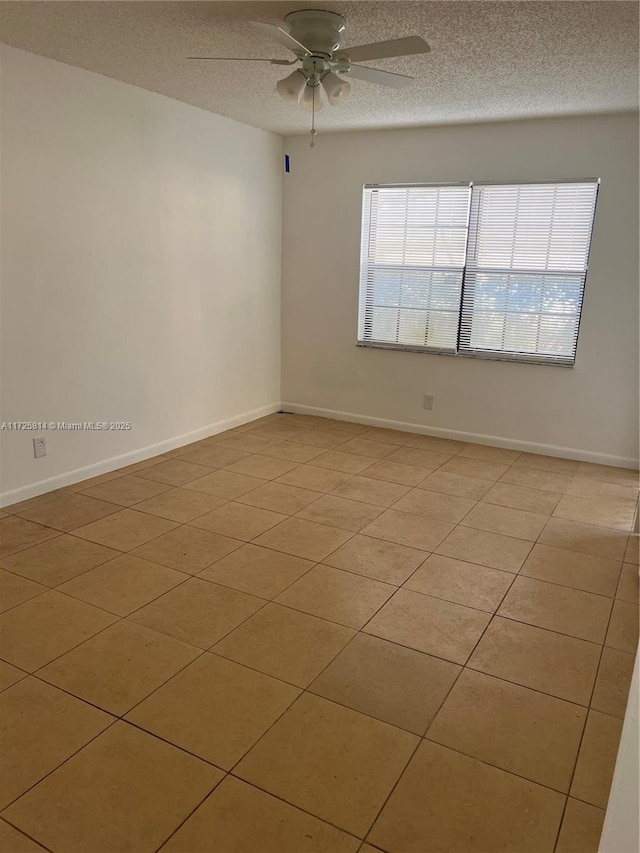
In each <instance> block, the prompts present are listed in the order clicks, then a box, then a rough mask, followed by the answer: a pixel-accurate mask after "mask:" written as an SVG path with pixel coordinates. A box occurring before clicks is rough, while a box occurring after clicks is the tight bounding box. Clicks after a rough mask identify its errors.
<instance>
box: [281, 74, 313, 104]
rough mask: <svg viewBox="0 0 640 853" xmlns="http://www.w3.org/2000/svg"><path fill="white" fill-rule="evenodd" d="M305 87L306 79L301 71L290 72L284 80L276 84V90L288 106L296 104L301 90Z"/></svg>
mask: <svg viewBox="0 0 640 853" xmlns="http://www.w3.org/2000/svg"><path fill="white" fill-rule="evenodd" d="M306 85H307V78H306V77H305V76H304V74H303V73H302V71H298V70H296V71H292V72H291V74H289V76H288V77H285V78H284V80H279V81H278V82H277V83H276V90H277V92H278V94H279V95H280V97H281V98H282V100H283V101H286V102H287V103H288V104H297V103H298V101H299V100H300V95H301V94H302V90H303V89H304V88H305V86H306Z"/></svg>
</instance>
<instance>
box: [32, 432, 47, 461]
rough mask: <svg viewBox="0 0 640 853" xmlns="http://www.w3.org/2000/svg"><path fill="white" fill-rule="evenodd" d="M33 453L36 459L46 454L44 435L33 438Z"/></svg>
mask: <svg viewBox="0 0 640 853" xmlns="http://www.w3.org/2000/svg"><path fill="white" fill-rule="evenodd" d="M33 455H34V456H35V457H36V459H40V457H41V456H46V455H47V441H46V439H45V437H44V436H41V438H34V439H33Z"/></svg>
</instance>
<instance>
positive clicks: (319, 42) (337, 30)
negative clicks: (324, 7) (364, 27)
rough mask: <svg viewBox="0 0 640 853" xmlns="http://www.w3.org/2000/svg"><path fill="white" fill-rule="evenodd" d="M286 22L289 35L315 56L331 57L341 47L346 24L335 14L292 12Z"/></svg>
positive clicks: (306, 11)
mask: <svg viewBox="0 0 640 853" xmlns="http://www.w3.org/2000/svg"><path fill="white" fill-rule="evenodd" d="M285 21H286V23H287V29H288V31H289V33H290V34H291V35H292V36H293V37H294V38H295V39H297V40H298V41H299V42H301V43H302V44H304V45H306V46H307V47H308V48H309V50H310V51H311V52H312V53H313V54H317V55H319V56H324V57H330V56H331V54H332V53H333V52H334V51H335V50H337V49H338V48H339V47H340V44H341V42H342V34H343V33H344V28H345V23H344V18H343V17H342V16H341V15H338V14H336V13H335V12H323V11H320V10H319V9H303V10H301V11H299V12H290V13H289V14H288V15H287V16H286V18H285Z"/></svg>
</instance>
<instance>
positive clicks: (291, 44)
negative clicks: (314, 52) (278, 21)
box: [249, 21, 311, 56]
mask: <svg viewBox="0 0 640 853" xmlns="http://www.w3.org/2000/svg"><path fill="white" fill-rule="evenodd" d="M249 23H250V24H251V25H252V26H254V27H259V28H260V29H261V30H262V31H263V32H264V33H266V34H267V35H268V36H271V38H273V39H275V40H276V41H279V42H280V44H282V45H284V46H285V47H286V48H287V49H288V50H292V51H293V52H294V53H302V54H304V55H305V56H308V55H309V54H310V53H311V51H310V50H309V48H308V47H305V46H304V45H303V44H302V42H299V41H298V40H297V39H294V37H293V36H291V35H289V33H288V32H287V31H286V30H283V29H282V27H276V26H275V24H265V23H263V22H262V21H249Z"/></svg>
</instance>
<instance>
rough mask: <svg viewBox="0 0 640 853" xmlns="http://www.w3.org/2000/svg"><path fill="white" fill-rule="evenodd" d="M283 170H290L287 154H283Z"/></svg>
mask: <svg viewBox="0 0 640 853" xmlns="http://www.w3.org/2000/svg"><path fill="white" fill-rule="evenodd" d="M284 170H285V172H290V171H291V168H290V165H289V155H288V154H285V155H284Z"/></svg>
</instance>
